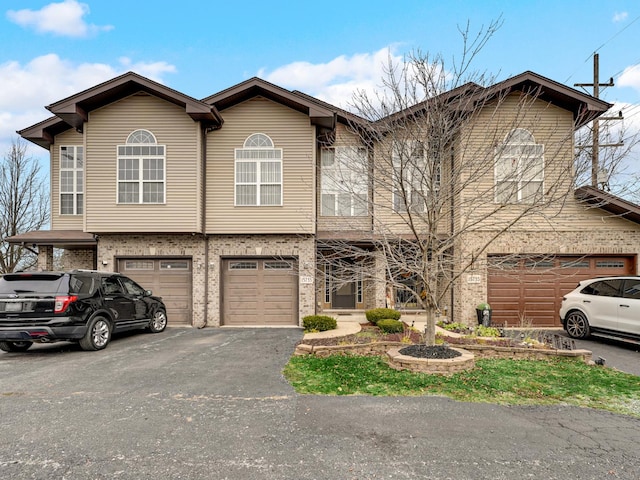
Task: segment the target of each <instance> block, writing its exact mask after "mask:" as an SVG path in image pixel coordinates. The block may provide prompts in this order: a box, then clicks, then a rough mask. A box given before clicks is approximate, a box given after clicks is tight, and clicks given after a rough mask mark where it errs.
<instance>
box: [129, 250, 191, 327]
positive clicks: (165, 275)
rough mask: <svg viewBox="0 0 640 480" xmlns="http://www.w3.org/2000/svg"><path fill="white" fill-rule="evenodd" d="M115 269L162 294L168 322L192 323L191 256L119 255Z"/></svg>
mask: <svg viewBox="0 0 640 480" xmlns="http://www.w3.org/2000/svg"><path fill="white" fill-rule="evenodd" d="M118 271H119V272H120V273H122V274H124V275H126V276H127V277H130V278H132V279H133V280H134V281H136V282H137V283H139V284H140V285H141V286H142V287H144V288H145V289H147V290H151V291H153V294H154V295H158V296H160V297H162V301H163V302H164V303H165V305H166V306H167V318H168V319H169V325H174V326H176V325H191V321H192V310H191V303H192V298H191V259H190V258H148V257H141V258H121V259H119V260H118Z"/></svg>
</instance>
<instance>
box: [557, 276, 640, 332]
mask: <svg viewBox="0 0 640 480" xmlns="http://www.w3.org/2000/svg"><path fill="white" fill-rule="evenodd" d="M560 319H561V320H562V326H563V327H564V329H565V330H566V331H567V333H568V334H569V336H571V337H573V338H586V337H588V336H589V335H590V334H591V333H594V334H598V333H599V334H602V335H607V334H609V335H612V336H617V337H629V338H635V339H639V338H640V277H605V278H594V279H591V280H583V281H581V282H580V283H579V284H578V287H577V288H576V289H575V290H573V291H572V292H570V293H568V294H566V295H565V296H564V297H563V298H562V306H561V307H560Z"/></svg>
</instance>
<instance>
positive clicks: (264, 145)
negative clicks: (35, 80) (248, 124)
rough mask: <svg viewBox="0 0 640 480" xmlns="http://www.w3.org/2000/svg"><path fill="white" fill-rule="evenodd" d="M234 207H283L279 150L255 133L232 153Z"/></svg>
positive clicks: (271, 142)
mask: <svg viewBox="0 0 640 480" xmlns="http://www.w3.org/2000/svg"><path fill="white" fill-rule="evenodd" d="M235 204H236V206H273V205H282V149H281V148H274V145H273V141H272V140H271V138H269V137H268V136H267V135H265V134H264V133H254V134H253V135H250V136H249V137H247V139H246V140H245V141H244V144H243V148H236V150H235Z"/></svg>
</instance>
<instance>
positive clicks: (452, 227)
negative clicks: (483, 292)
mask: <svg viewBox="0 0 640 480" xmlns="http://www.w3.org/2000/svg"><path fill="white" fill-rule="evenodd" d="M454 168H455V155H454V148H453V146H451V159H450V170H451V171H450V175H451V181H450V182H449V185H451V189H452V192H451V194H450V195H449V197H450V200H449V202H450V203H451V205H450V206H449V208H450V212H449V222H450V224H449V229H450V234H451V238H454V235H455V228H456V224H455V220H454V218H453V215H454V210H455V197H454V192H455V184H454V182H453V171H454ZM454 253H455V244H454V243H452V244H451V259H452V260H453V259H454V258H455V257H454ZM453 265H454V264H453V263H452V264H451V266H452V267H453ZM449 295H450V297H451V298H450V299H449V301H450V302H451V307H450V309H449V310H450V312H449V319H448V320H449V321H450V322H455V320H454V313H453V312H454V311H455V309H454V308H453V306H454V303H453V302H454V301H455V298H456V294H455V289H454V288H453V283H452V284H451V289H450V291H449Z"/></svg>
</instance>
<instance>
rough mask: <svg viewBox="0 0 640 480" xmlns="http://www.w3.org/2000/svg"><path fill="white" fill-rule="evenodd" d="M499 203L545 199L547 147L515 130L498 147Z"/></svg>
mask: <svg viewBox="0 0 640 480" xmlns="http://www.w3.org/2000/svg"><path fill="white" fill-rule="evenodd" d="M495 182H496V188H495V201H496V203H502V204H508V203H528V204H533V203H537V202H539V201H540V200H541V199H542V192H543V182H544V145H540V144H537V143H535V140H534V138H533V135H531V133H530V132H529V131H527V130H525V129H522V128H516V129H514V130H512V131H511V132H510V133H509V134H508V135H507V137H506V138H505V141H504V143H502V144H501V145H498V147H496V156H495Z"/></svg>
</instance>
